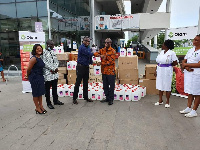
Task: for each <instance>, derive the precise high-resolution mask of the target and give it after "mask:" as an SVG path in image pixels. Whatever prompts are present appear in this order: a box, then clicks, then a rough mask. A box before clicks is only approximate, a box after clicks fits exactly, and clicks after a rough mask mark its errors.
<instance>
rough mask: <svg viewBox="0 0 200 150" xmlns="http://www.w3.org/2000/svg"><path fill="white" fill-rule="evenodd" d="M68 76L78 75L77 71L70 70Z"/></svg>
mask: <svg viewBox="0 0 200 150" xmlns="http://www.w3.org/2000/svg"><path fill="white" fill-rule="evenodd" d="M68 75H76V70H68Z"/></svg>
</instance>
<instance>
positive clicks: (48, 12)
mask: <svg viewBox="0 0 200 150" xmlns="http://www.w3.org/2000/svg"><path fill="white" fill-rule="evenodd" d="M47 15H48V28H49V39H51V18H50V10H49V0H47Z"/></svg>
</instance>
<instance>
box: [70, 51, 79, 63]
mask: <svg viewBox="0 0 200 150" xmlns="http://www.w3.org/2000/svg"><path fill="white" fill-rule="evenodd" d="M77 59H78V54H72V53H71V54H70V55H69V61H77Z"/></svg>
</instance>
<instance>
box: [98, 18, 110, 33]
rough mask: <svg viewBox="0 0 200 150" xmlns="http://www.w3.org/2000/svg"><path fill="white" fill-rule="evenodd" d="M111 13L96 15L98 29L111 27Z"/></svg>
mask: <svg viewBox="0 0 200 150" xmlns="http://www.w3.org/2000/svg"><path fill="white" fill-rule="evenodd" d="M109 20H110V15H100V16H96V17H95V26H96V28H95V29H96V30H100V29H110V26H109V23H110V22H109Z"/></svg>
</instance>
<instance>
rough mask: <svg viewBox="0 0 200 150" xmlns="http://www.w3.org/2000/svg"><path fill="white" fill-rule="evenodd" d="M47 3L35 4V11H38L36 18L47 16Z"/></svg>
mask: <svg viewBox="0 0 200 150" xmlns="http://www.w3.org/2000/svg"><path fill="white" fill-rule="evenodd" d="M46 7H47V2H46V1H38V2H37V10H38V17H42V16H47V9H45V8H46Z"/></svg>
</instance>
